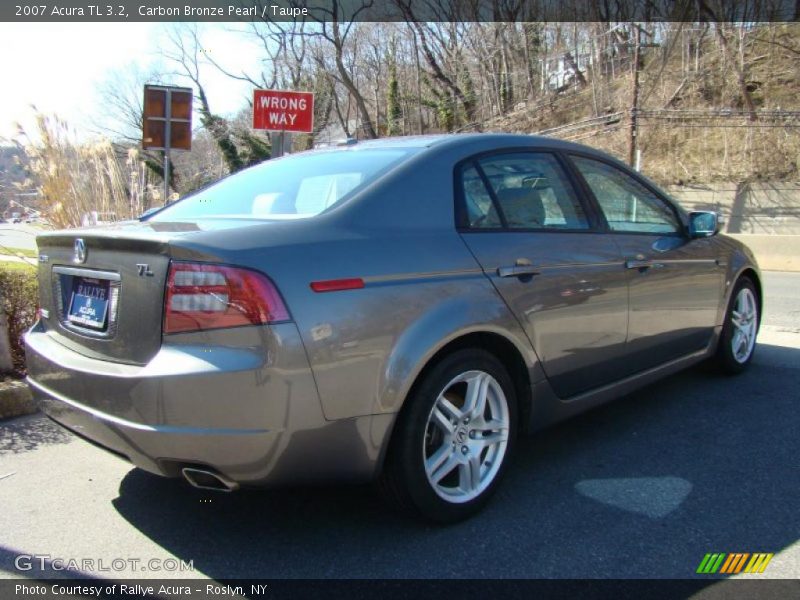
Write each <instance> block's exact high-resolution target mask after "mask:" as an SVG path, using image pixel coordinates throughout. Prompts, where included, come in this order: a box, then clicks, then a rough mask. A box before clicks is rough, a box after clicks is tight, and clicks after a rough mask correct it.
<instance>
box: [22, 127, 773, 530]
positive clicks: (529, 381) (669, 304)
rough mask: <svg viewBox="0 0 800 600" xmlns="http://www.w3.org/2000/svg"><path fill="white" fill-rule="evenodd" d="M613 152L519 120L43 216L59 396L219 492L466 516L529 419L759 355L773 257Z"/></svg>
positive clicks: (541, 420) (40, 357) (79, 424)
mask: <svg viewBox="0 0 800 600" xmlns="http://www.w3.org/2000/svg"><path fill="white" fill-rule="evenodd" d="M717 230H718V224H717V218H716V215H715V214H714V213H709V212H695V213H687V212H685V211H684V210H682V209H681V208H680V207H679V206H678V205H677V204H676V203H675V202H674V201H672V200H671V199H670V198H669V197H668V196H667V195H666V194H665V193H664V192H662V191H661V190H660V189H658V188H657V187H656V186H655V185H654V184H653V183H651V182H650V181H649V180H647V179H646V178H644V177H642V176H641V175H639V174H638V173H635V172H633V171H631V170H630V169H628V168H627V167H626V166H625V165H623V164H622V163H620V162H619V161H617V160H614V159H612V158H610V157H609V156H607V155H605V154H603V153H600V152H597V151H594V150H591V149H589V148H586V147H584V146H579V145H575V144H570V143H566V142H561V141H557V140H553V139H547V138H540V137H530V136H514V135H481V134H476V135H457V136H433V137H419V138H395V139H384V140H378V141H371V142H364V143H357V144H351V145H347V146H343V147H337V148H332V149H324V150H317V151H311V152H306V153H300V154H296V155H291V156H287V157H284V158H281V159H276V160H270V161H267V162H265V163H263V164H260V165H258V166H255V167H253V168H250V169H248V170H246V171H243V172H241V173H238V174H236V175H233V176H231V177H228V178H226V179H224V180H222V181H220V182H218V183H216V184H214V185H212V186H210V187H208V188H206V189H203V190H201V191H199V192H196V193H194V194H192V195H190V196H187V197H186V198H184V199H182V200H181V201H179V202H176V203H174V204H171V205H169V206H167V207H165V208H164V209H162V210H160V211H157V212H155V213H154V214H149V215H147V216H146V217H143V218H142V219H141V220H140V221H135V222H128V223H121V224H118V225H114V226H109V227H103V228H93V229H84V230H70V231H58V232H53V233H47V234H43V235H40V236H39V237H38V239H37V242H38V245H39V250H40V252H41V254H40V256H39V265H40V267H39V283H40V290H41V292H40V294H41V298H40V306H41V310H40V319H39V320H38V322H37V323H36V325H35V326H34V327H33V328H32V329H31V331H30V332H29V333H28V334H27V336H26V344H27V357H28V369H29V382H30V385H31V387H32V388H33V390H34V391H35V394H36V396H37V398H38V399H39V401H40V402H41V405H42V407H43V410H44V411H45V412H46V413H47V414H48V415H49V416H50V417H52V418H53V419H54V420H56V421H57V422H59V423H61V424H62V425H64V426H65V427H66V428H68V429H70V430H71V431H73V432H74V433H76V434H77V435H79V436H82V437H84V438H86V439H88V440H90V441H92V442H94V443H96V444H97V445H99V446H101V447H104V448H106V449H108V450H110V451H112V452H115V453H117V454H119V455H120V456H122V457H124V458H125V459H127V460H129V461H131V462H132V463H133V464H135V465H136V466H138V467H140V468H142V469H146V470H148V471H151V472H153V473H158V474H161V475H164V476H168V477H181V476H182V477H184V478H185V479H186V480H187V481H188V482H189V483H191V484H193V485H195V486H197V487H202V488H212V489H218V490H222V491H232V490H235V489H237V488H239V487H240V486H277V485H287V484H297V483H312V482H313V483H319V482H324V481H370V480H377V481H379V482H380V483H381V484H382V485H381V487H382V489H383V490H385V491H386V492H387V495H388V496H389V497H390V498H391V499H393V500H394V501H395V502H396V503H397V504H399V505H401V506H403V507H406V508H408V509H410V510H412V511H415V512H417V513H418V514H421V515H423V516H425V517H428V518H431V519H434V520H439V521H453V520H457V519H462V518H464V517H467V516H469V515H470V514H472V513H474V512H475V511H476V510H478V509H479V508H480V507H481V506H483V505H484V504H485V503H486V501H487V500H488V499H489V497H490V495H491V494H492V492H493V491H494V490H495V488H496V487H497V485H498V483H499V481H500V479H501V477H502V475H503V472H504V471H505V469H506V468H507V466H508V464H509V460H510V458H511V456H512V454H513V451H514V445H515V440H516V437H517V436H518V435H519V434H522V433H526V432H530V431H533V430H535V429H538V428H541V427H544V426H547V425H549V424H551V423H553V422H555V421H557V420H560V419H563V418H566V417H568V416H570V415H573V414H576V413H578V412H580V411H583V410H586V409H587V408H590V407H592V406H596V405H598V404H600V403H602V402H605V401H607V400H610V399H612V398H614V397H617V396H620V395H622V394H626V393H628V392H630V391H632V390H634V389H636V388H639V387H641V386H644V385H647V384H649V383H651V382H653V381H656V380H657V379H659V378H663V377H666V376H668V375H670V374H672V373H675V372H676V371H678V370H680V369H684V368H686V367H688V366H689V365H692V364H694V363H697V362H699V361H703V360H706V359H712V360H714V361H716V363H717V364H718V365H719V366H720V367H721V368H722V369H723V370H724V371H727V372H729V373H737V372H740V371H742V370H743V369H744V368H746V367H747V365H748V363H749V362H750V360H751V358H752V356H753V350H754V347H755V346H754V344H755V338H756V333H757V330H758V325H759V316H760V314H761V306H762V293H761V285H760V275H759V271H758V267H757V265H756V262H755V260H754V258H753V255H752V253H751V252H750V251H749V250H748V249H747V248H746V247H745V246H743V245H742V244H740V243H738V242H736V241H734V240H732V239H730V238H727V237H725V236H724V235H721V234H719V233H718V231H717Z"/></svg>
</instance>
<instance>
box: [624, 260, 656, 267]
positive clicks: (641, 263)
mask: <svg viewBox="0 0 800 600" xmlns="http://www.w3.org/2000/svg"><path fill="white" fill-rule="evenodd" d="M652 266H653V261H652V260H629V261H626V262H625V268H626V269H649V268H650V267H652Z"/></svg>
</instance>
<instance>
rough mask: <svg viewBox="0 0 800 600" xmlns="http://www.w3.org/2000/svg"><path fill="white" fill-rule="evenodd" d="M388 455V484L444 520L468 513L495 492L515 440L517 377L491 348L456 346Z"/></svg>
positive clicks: (424, 387) (423, 385)
mask: <svg viewBox="0 0 800 600" xmlns="http://www.w3.org/2000/svg"><path fill="white" fill-rule="evenodd" d="M407 402H409V403H410V404H408V405H407V407H406V409H405V410H404V411H403V413H402V414H401V416H400V419H401V420H400V422H399V423H398V430H397V432H396V435H395V438H394V440H393V442H392V447H391V448H390V453H389V456H388V457H387V465H386V470H385V472H384V476H383V483H384V489H386V490H387V491H389V492H390V494H391V496H392V497H393V500H395V502H396V503H399V504H401V505H402V506H403V507H406V508H412V509H415V510H416V511H417V512H419V513H421V514H422V515H423V516H425V517H428V518H430V519H433V520H436V521H440V522H452V521H458V520H460V519H464V518H466V517H468V516H470V515H472V514H473V513H475V512H477V511H478V510H479V509H480V508H481V507H482V506H483V505H484V504H485V503H486V501H487V500H488V499H489V496H490V495H491V493H492V492H493V491H494V489H495V488H496V486H497V483H498V482H499V480H500V477H501V476H502V474H503V471H504V470H505V466H506V465H507V463H508V459H509V456H510V454H511V450H512V447H513V443H514V440H515V428H516V418H517V405H516V396H515V393H514V386H513V384H512V382H511V378H510V377H509V375H508V372H507V371H506V369H505V368H504V367H503V365H502V364H501V363H500V362H499V361H498V360H497V359H496V358H495V357H494V356H493V355H492V354H490V353H488V352H485V351H483V350H478V349H467V350H460V351H458V352H455V353H453V354H451V355H449V356H447V357H446V358H444V359H443V360H442V361H441V362H440V363H438V364H437V365H436V366H435V367H433V369H431V370H430V371H429V372H428V373H427V374H426V375H424V376H423V379H422V380H421V381H420V382H419V384H418V385H417V386H415V390H414V391H413V392H412V394H411V395H410V396H409V398H408V399H407Z"/></svg>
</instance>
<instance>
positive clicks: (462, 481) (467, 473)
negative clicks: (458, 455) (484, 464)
mask: <svg viewBox="0 0 800 600" xmlns="http://www.w3.org/2000/svg"><path fill="white" fill-rule="evenodd" d="M480 484H481V459H480V456H478V455H475V454H473V455H472V456H470V457H469V460H468V461H467V462H466V463H461V464H460V465H459V467H458V487H460V488H461V490H462V491H464V492H471V491H473V490H475V489H477V488H478V486H479V485H480Z"/></svg>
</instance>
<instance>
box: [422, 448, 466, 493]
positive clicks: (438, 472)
mask: <svg viewBox="0 0 800 600" xmlns="http://www.w3.org/2000/svg"><path fill="white" fill-rule="evenodd" d="M458 464H459V463H458V456H456V454H455V452H453V448H452V447H451V446H449V445H444V446H442V447H441V448H439V449H438V450H437V451H436V452H434V453H433V454H432V455H431V456H430V457H429V458H428V459H427V460H426V461H425V469H426V470H427V472H428V477H430V479H431V481H432V482H433V483H434V484H438V483H439V482H440V481H441V480H442V479H443V478H444V477H445V476H446V475H447V474H448V473H450V472H451V471H452V470H453V469H454V468H455V467H456V465H458Z"/></svg>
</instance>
